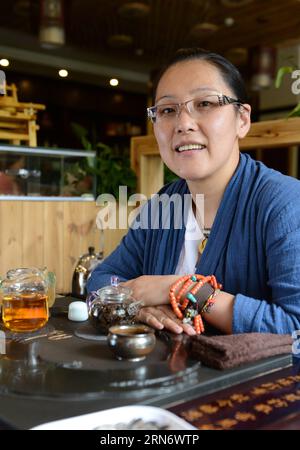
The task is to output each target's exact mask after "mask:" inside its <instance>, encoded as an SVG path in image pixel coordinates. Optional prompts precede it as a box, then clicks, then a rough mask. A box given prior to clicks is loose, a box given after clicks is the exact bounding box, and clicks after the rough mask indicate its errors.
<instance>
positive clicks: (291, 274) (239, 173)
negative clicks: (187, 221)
mask: <svg viewBox="0 0 300 450" xmlns="http://www.w3.org/2000/svg"><path fill="white" fill-rule="evenodd" d="M164 193H166V194H168V195H172V194H174V193H176V194H179V195H180V196H182V197H183V196H184V195H185V194H189V189H188V186H187V184H186V182H185V180H182V179H180V180H178V181H176V182H174V183H171V184H168V185H166V186H164V187H163V188H162V190H161V191H160V192H159V194H160V195H161V194H164ZM151 208H153V201H149V202H148V203H147V204H146V205H145V207H144V208H143V209H142V210H141V213H140V215H139V216H138V217H137V219H136V222H134V226H133V227H132V228H130V229H129V231H128V233H127V235H126V236H125V237H124V238H123V239H122V241H121V243H120V245H119V246H118V247H117V248H116V249H115V251H114V252H112V253H111V254H110V255H109V256H108V257H107V258H106V259H105V261H104V262H103V263H102V264H100V265H99V266H97V267H96V268H95V270H94V271H93V272H92V275H91V277H90V279H89V281H88V291H92V290H96V289H99V288H100V287H102V286H104V285H107V284H110V277H111V275H118V276H119V277H120V279H121V280H123V281H125V280H129V279H133V278H136V277H139V276H141V275H167V274H173V273H174V272H175V269H176V267H177V263H178V259H179V255H180V251H181V248H182V245H183V242H184V237H185V227H184V224H183V226H182V227H181V228H178V229H177V228H176V225H175V222H174V220H175V214H174V208H173V204H171V205H170V210H171V212H170V216H171V222H170V223H171V226H170V228H169V229H165V228H164V226H163V219H162V217H161V211H162V210H161V208H160V210H159V224H158V225H159V226H158V227H157V228H156V229H146V228H147V227H146V226H145V223H146V222H147V223H148V226H149V224H150V222H149V220H150V218H149V217H150V216H151V214H149V211H151V210H152V209H151ZM145 212H148V214H143V213H145ZM182 213H183V210H182ZM143 217H144V218H143ZM139 224H141V226H140V227H138V226H137V225H139ZM156 225H157V224H156ZM196 273H201V274H203V275H210V274H215V276H216V278H217V280H218V281H219V282H220V283H222V285H223V290H224V291H225V292H228V293H231V294H233V295H235V300H234V308H233V324H232V328H233V333H248V332H262V333H263V332H270V333H283V334H288V333H291V332H292V331H294V330H297V329H300V181H298V180H297V179H295V178H291V177H288V176H285V175H283V174H281V173H280V172H277V171H275V170H273V169H269V168H267V167H266V166H265V165H264V164H262V163H261V162H258V161H255V160H253V159H251V157H250V156H249V155H247V154H241V155H240V161H239V165H238V167H237V169H236V172H235V173H234V175H233V177H232V178H231V180H230V182H229V184H228V186H227V188H226V190H225V192H224V195H223V199H222V201H221V204H220V206H219V209H218V212H217V215H216V217H215V220H214V223H213V227H212V230H211V234H210V237H209V239H208V243H207V245H206V247H205V250H204V252H203V254H202V256H201V259H200V261H199V263H198V265H197V267H196Z"/></svg>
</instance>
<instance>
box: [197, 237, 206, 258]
mask: <svg viewBox="0 0 300 450" xmlns="http://www.w3.org/2000/svg"><path fill="white" fill-rule="evenodd" d="M206 244H207V238H206V237H205V238H204V239H202V241H201V242H200V244H199V246H198V250H199V253H200V255H202V253H203V252H204V249H205V246H206Z"/></svg>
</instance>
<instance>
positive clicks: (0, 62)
mask: <svg viewBox="0 0 300 450" xmlns="http://www.w3.org/2000/svg"><path fill="white" fill-rule="evenodd" d="M0 66H2V67H7V66H9V61H8V59H6V58H2V59H0Z"/></svg>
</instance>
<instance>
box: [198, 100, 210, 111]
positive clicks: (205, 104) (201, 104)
mask: <svg viewBox="0 0 300 450" xmlns="http://www.w3.org/2000/svg"><path fill="white" fill-rule="evenodd" d="M211 105H212V103H211V102H210V101H209V100H201V101H198V102H197V103H196V107H197V108H199V109H201V108H208V107H209V106H211Z"/></svg>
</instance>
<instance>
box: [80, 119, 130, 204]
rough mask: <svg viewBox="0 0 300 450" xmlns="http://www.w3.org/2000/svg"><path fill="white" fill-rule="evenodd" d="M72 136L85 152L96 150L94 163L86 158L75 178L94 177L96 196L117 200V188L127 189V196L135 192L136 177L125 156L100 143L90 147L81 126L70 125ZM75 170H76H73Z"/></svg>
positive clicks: (90, 144) (86, 131) (84, 129)
mask: <svg viewBox="0 0 300 450" xmlns="http://www.w3.org/2000/svg"><path fill="white" fill-rule="evenodd" d="M71 126H72V129H73V132H74V134H75V135H76V136H77V137H78V138H79V139H80V141H81V143H82V146H83V147H84V148H85V149H86V150H96V152H97V156H96V162H95V161H93V158H86V163H85V165H84V167H80V170H81V171H82V172H81V173H80V171H79V170H78V168H77V172H76V174H77V176H79V177H80V176H82V175H83V173H85V174H92V175H95V176H96V178H97V195H100V194H104V193H108V194H113V195H114V197H115V198H117V199H118V198H119V186H124V185H125V186H127V187H128V195H130V194H132V193H134V192H135V189H136V175H135V173H134V172H133V170H132V169H131V167H130V159H129V156H128V155H127V154H122V155H120V154H119V152H117V151H116V150H115V149H113V148H112V147H110V146H109V145H106V144H104V143H102V142H98V143H96V145H95V146H93V145H92V143H91V141H90V140H89V139H88V130H87V129H86V128H84V127H83V126H81V125H79V124H77V123H72V125H71ZM74 170H76V168H74Z"/></svg>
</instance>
